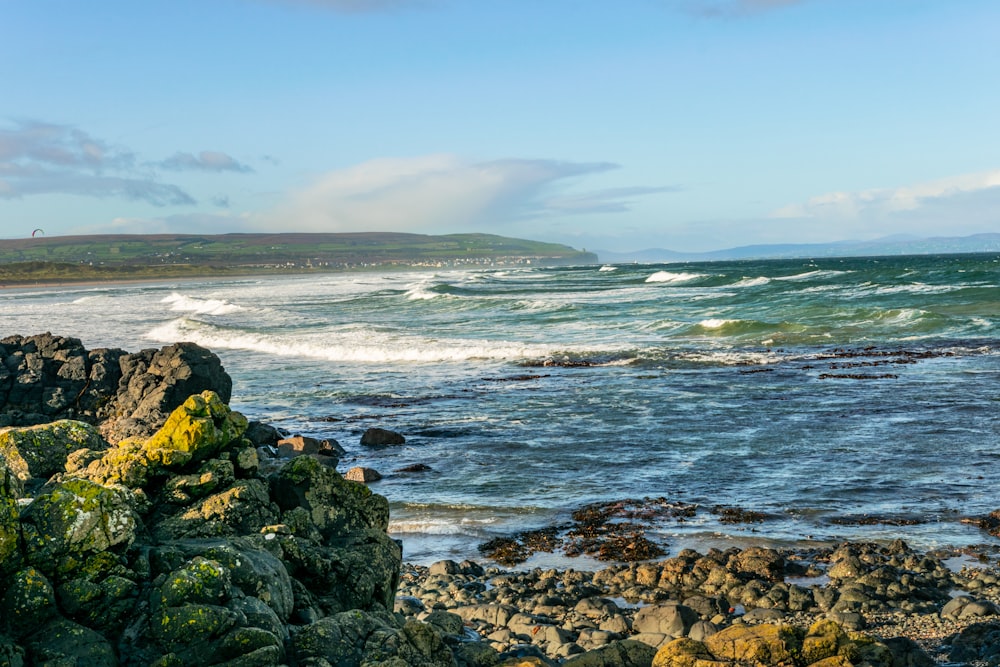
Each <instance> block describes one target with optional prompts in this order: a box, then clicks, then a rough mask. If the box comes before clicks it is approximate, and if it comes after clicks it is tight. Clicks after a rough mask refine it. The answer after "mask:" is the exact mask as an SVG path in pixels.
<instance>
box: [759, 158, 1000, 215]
mask: <svg viewBox="0 0 1000 667" xmlns="http://www.w3.org/2000/svg"><path fill="white" fill-rule="evenodd" d="M997 187H1000V169H998V170H994V171H987V172H983V173H978V174H963V175H961V176H953V177H951V178H944V179H940V180H936V181H929V182H926V183H918V184H916V185H907V186H903V187H898V188H872V189H868V190H861V191H859V192H828V193H826V194H822V195H818V196H816V197H812V198H810V199H809V200H808V201H806V202H804V203H801V204H789V205H788V206H783V207H781V208H779V209H777V210H776V211H774V212H773V213H771V217H772V218H835V219H853V218H863V217H868V216H873V215H880V216H884V215H887V214H893V213H899V212H903V211H913V210H916V209H919V208H921V207H924V206H927V205H930V204H933V203H938V204H939V203H940V200H942V199H950V198H954V197H956V196H959V195H964V194H968V193H973V192H976V191H980V190H986V189H990V188H997Z"/></svg>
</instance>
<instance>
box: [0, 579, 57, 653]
mask: <svg viewBox="0 0 1000 667" xmlns="http://www.w3.org/2000/svg"><path fill="white" fill-rule="evenodd" d="M58 616H59V610H58V609H57V608H56V595H55V591H54V590H53V589H52V584H50V583H49V580H48V579H46V578H45V575H43V574H42V573H41V572H39V571H38V570H36V569H35V568H33V567H29V568H27V569H24V570H21V571H19V572H17V573H16V574H15V575H14V576H13V577H12V578H11V581H10V582H8V584H7V592H6V593H4V595H3V598H2V599H0V619H2V621H0V622H2V624H3V628H4V630H6V631H7V632H9V633H10V634H11V635H12V636H13V637H15V638H18V639H20V638H23V637H25V636H26V635H29V634H31V633H32V632H34V631H35V630H37V629H38V628H39V627H41V626H43V625H45V624H46V623H48V622H49V621H51V620H53V619H55V618H57V617H58Z"/></svg>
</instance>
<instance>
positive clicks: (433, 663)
mask: <svg viewBox="0 0 1000 667" xmlns="http://www.w3.org/2000/svg"><path fill="white" fill-rule="evenodd" d="M292 647H293V653H294V655H295V659H296V660H297V661H298V663H299V664H330V665H360V664H392V665H413V666H414V667H453V665H454V664H455V663H454V658H453V656H452V652H451V650H450V649H449V648H448V647H447V645H446V644H445V643H444V640H443V639H442V638H441V636H440V635H439V634H437V632H435V631H434V630H433V629H432V628H431V627H430V626H428V625H425V624H423V623H418V622H416V621H408V622H406V623H405V624H404V625H403V626H402V627H398V626H396V625H395V624H394V623H393V622H392V619H391V617H389V616H387V615H386V616H383V615H379V614H372V613H366V612H362V611H352V612H343V613H340V614H335V615H333V616H328V617H326V618H322V619H320V620H318V621H316V622H315V623H312V624H310V625H308V626H306V627H304V628H302V629H301V630H300V631H299V632H297V633H296V634H295V636H294V637H293V638H292ZM320 661H325V662H320Z"/></svg>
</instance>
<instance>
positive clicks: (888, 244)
mask: <svg viewBox="0 0 1000 667" xmlns="http://www.w3.org/2000/svg"><path fill="white" fill-rule="evenodd" d="M594 252H596V253H597V256H598V257H599V258H600V260H601V261H602V262H605V263H621V262H642V263H658V262H701V261H712V260H731V259H794V258H799V257H802V258H810V257H863V256H880V255H935V254H951V253H972V252H1000V233H997V234H974V235H972V236H954V237H948V236H941V237H932V238H913V237H908V238H907V237H899V236H894V237H887V238H883V239H877V240H875V241H837V242H834V243H781V244H770V245H748V246H739V247H736V248H727V249H724V250H713V251H710V252H678V251H675V250H667V249H664V248H647V249H645V250H636V251H633V252H611V251H607V250H596V251H594Z"/></svg>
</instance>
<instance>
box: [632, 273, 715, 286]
mask: <svg viewBox="0 0 1000 667" xmlns="http://www.w3.org/2000/svg"><path fill="white" fill-rule="evenodd" d="M706 275H707V274H704V273H671V272H670V271H657V272H656V273H654V274H653V275H651V276H649V277H648V278H646V282H647V283H686V282H689V281H691V280H697V279H698V278H704V277H705V276H706Z"/></svg>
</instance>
